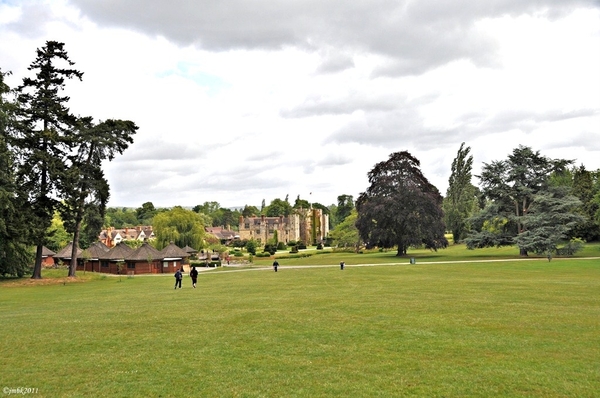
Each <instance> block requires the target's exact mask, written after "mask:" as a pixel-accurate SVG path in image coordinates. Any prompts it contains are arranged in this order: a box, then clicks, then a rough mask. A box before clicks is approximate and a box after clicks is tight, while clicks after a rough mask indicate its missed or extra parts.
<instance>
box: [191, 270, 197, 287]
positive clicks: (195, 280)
mask: <svg viewBox="0 0 600 398" xmlns="http://www.w3.org/2000/svg"><path fill="white" fill-rule="evenodd" d="M190 277H191V278H192V286H193V287H194V289H195V288H196V282H198V270H197V269H196V267H192V270H191V271H190Z"/></svg>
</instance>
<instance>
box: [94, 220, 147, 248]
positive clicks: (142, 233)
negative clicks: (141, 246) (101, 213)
mask: <svg viewBox="0 0 600 398" xmlns="http://www.w3.org/2000/svg"><path fill="white" fill-rule="evenodd" d="M154 238H155V236H154V232H153V231H152V226H151V225H138V226H137V227H133V228H118V229H115V228H112V227H109V228H107V229H104V230H102V231H100V235H99V236H98V240H99V241H100V242H102V243H104V244H105V245H106V246H107V247H109V248H110V247H113V246H115V245H117V244H119V243H121V242H123V241H126V240H137V241H140V242H144V241H146V240H152V239H154Z"/></svg>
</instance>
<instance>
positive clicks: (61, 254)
mask: <svg viewBox="0 0 600 398" xmlns="http://www.w3.org/2000/svg"><path fill="white" fill-rule="evenodd" d="M72 252H73V242H69V244H68V245H66V246H65V247H63V248H62V249H60V250H59V251H58V253H56V254H55V255H54V257H56V258H62V259H65V258H71V253H72ZM81 252H82V250H81V249H77V257H79V256H80V255H81Z"/></svg>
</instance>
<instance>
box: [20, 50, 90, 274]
mask: <svg viewBox="0 0 600 398" xmlns="http://www.w3.org/2000/svg"><path fill="white" fill-rule="evenodd" d="M73 65H74V63H73V62H71V60H70V59H69V57H68V55H67V52H66V51H65V49H64V44H63V43H59V42H56V41H47V42H46V44H45V45H44V46H43V47H42V48H39V49H37V57H36V59H35V60H34V61H33V62H32V63H31V65H30V66H29V68H28V69H29V70H30V71H33V72H34V74H35V77H34V78H30V77H26V78H24V79H23V83H22V85H21V86H19V87H18V89H17V92H18V95H17V100H18V103H19V107H18V124H17V137H16V139H17V143H16V146H15V148H17V149H18V152H17V159H18V167H17V177H18V181H19V182H20V184H22V188H23V191H24V192H27V193H28V196H27V202H28V204H29V207H30V209H31V214H32V218H33V219H34V220H35V221H34V223H33V224H32V225H33V227H32V230H31V233H32V241H33V243H34V244H35V245H36V246H37V251H36V259H35V266H34V270H33V275H32V278H33V279H39V278H41V277H42V274H41V269H42V266H41V265H42V247H43V245H44V238H45V236H46V230H47V229H48V227H49V226H50V224H51V222H52V216H53V214H54V210H55V209H56V207H57V204H58V201H57V200H56V189H57V184H58V183H59V182H60V181H61V180H62V179H63V176H64V173H65V171H66V168H67V167H66V157H67V154H68V153H69V152H70V150H71V149H72V147H73V144H74V130H75V127H76V125H77V118H76V117H75V116H74V115H73V114H71V112H70V110H69V108H68V107H67V103H68V101H69V97H68V96H66V95H63V94H62V92H63V90H64V89H65V82H66V80H68V79H79V80H81V78H82V76H83V73H82V72H80V71H78V70H76V69H72V68H71V66H73Z"/></svg>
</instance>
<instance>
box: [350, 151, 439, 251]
mask: <svg viewBox="0 0 600 398" xmlns="http://www.w3.org/2000/svg"><path fill="white" fill-rule="evenodd" d="M368 177H369V183H370V184H371V185H370V186H369V188H368V189H367V191H366V192H363V193H361V194H360V196H359V197H358V199H357V201H356V210H357V212H358V219H357V221H356V227H357V228H358V231H359V233H360V236H361V238H362V239H363V241H364V242H365V243H366V244H367V246H368V247H374V246H379V247H382V248H392V247H394V246H397V250H398V252H397V255H398V256H402V255H405V254H406V251H407V249H408V248H409V247H411V246H425V247H427V248H429V249H433V250H437V249H440V248H444V247H447V246H448V240H447V239H446V237H445V236H444V233H445V225H444V213H443V211H442V196H441V195H440V193H439V191H438V189H437V188H436V187H434V186H433V185H432V184H431V183H430V182H429V181H428V180H427V178H425V176H424V175H423V174H422V173H421V169H420V162H419V160H418V159H416V158H415V157H413V156H412V155H411V154H410V153H408V152H406V151H403V152H395V153H392V154H391V155H390V158H389V159H388V160H387V161H385V162H380V163H378V164H376V165H375V167H374V168H373V169H372V170H371V171H370V172H369V173H368Z"/></svg>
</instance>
